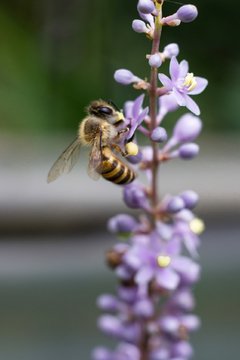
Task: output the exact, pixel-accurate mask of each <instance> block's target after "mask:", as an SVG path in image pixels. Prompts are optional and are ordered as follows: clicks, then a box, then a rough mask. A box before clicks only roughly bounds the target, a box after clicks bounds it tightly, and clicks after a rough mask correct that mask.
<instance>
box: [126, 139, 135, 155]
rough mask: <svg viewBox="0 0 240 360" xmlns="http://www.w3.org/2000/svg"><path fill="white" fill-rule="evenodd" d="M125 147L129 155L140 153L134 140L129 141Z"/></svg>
mask: <svg viewBox="0 0 240 360" xmlns="http://www.w3.org/2000/svg"><path fill="white" fill-rule="evenodd" d="M125 149H126V150H127V152H128V155H137V153H138V146H137V144H135V143H133V142H129V143H127V145H126V146H125Z"/></svg>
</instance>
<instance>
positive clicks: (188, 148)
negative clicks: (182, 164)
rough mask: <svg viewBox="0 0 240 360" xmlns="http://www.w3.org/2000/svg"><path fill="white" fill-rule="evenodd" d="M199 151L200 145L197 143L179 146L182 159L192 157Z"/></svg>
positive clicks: (179, 154)
mask: <svg viewBox="0 0 240 360" xmlns="http://www.w3.org/2000/svg"><path fill="white" fill-rule="evenodd" d="M198 153H199V146H198V145H197V144H195V143H188V144H183V145H181V146H180V147H179V148H178V156H179V157H180V158H182V159H186V160H187V159H192V158H194V157H195V156H197V154H198Z"/></svg>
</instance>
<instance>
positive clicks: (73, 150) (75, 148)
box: [47, 138, 81, 183]
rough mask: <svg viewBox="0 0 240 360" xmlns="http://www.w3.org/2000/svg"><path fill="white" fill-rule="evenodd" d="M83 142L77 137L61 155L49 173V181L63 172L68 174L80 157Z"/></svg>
mask: <svg viewBox="0 0 240 360" xmlns="http://www.w3.org/2000/svg"><path fill="white" fill-rule="evenodd" d="M80 148H81V143H80V140H79V138H76V139H75V140H74V141H73V142H72V143H71V145H69V146H68V148H67V149H66V150H65V151H64V152H63V153H62V155H60V156H59V158H58V159H57V161H56V162H55V163H54V164H53V166H52V168H51V170H50V171H49V173H48V177H47V182H48V183H50V182H52V181H54V180H56V179H57V178H59V176H61V175H62V174H68V173H69V172H70V171H71V170H72V168H73V167H74V165H75V164H76V162H77V161H78V159H79V155H80Z"/></svg>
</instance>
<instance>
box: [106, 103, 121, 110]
mask: <svg viewBox="0 0 240 360" xmlns="http://www.w3.org/2000/svg"><path fill="white" fill-rule="evenodd" d="M108 104H112V105H113V106H114V107H115V108H116V109H117V111H119V112H121V110H120V109H119V107H118V106H117V105H116V104H115V103H114V102H113V101H112V100H108Z"/></svg>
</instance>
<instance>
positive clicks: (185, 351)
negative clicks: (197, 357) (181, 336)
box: [172, 340, 193, 359]
mask: <svg viewBox="0 0 240 360" xmlns="http://www.w3.org/2000/svg"><path fill="white" fill-rule="evenodd" d="M172 356H173V357H176V358H179V359H180V358H190V357H192V356H193V348H192V346H191V345H190V344H189V342H188V341H183V340H182V341H177V342H176V343H175V344H173V346H172Z"/></svg>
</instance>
